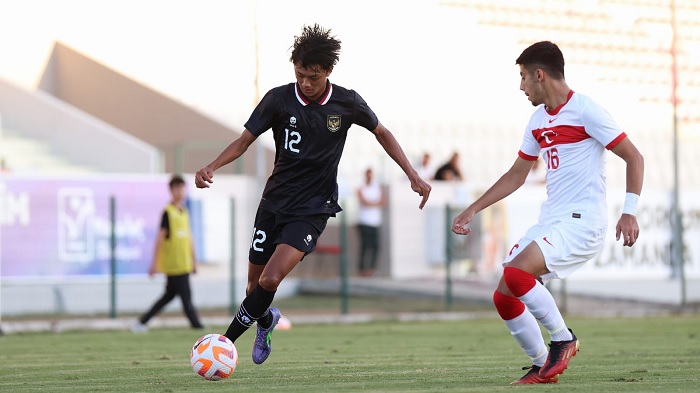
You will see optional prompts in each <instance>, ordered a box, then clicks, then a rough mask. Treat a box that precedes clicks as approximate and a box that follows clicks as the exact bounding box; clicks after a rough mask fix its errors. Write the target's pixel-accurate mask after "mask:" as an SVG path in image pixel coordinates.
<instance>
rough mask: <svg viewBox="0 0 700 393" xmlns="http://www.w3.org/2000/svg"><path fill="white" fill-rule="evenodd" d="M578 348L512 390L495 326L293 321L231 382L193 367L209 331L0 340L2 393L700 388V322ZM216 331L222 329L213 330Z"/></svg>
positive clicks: (507, 344)
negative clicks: (562, 369) (545, 375)
mask: <svg viewBox="0 0 700 393" xmlns="http://www.w3.org/2000/svg"><path fill="white" fill-rule="evenodd" d="M568 323H569V326H570V327H572V328H573V329H574V331H575V332H576V334H577V335H578V336H579V339H580V340H581V352H580V353H579V354H578V355H577V356H576V357H575V358H573V359H572V360H571V363H570V366H569V369H568V370H567V371H566V373H564V374H563V375H562V376H561V377H560V380H559V383H558V384H556V385H539V386H537V387H527V386H524V387H523V386H518V387H516V386H510V385H509V383H510V382H511V381H513V380H515V379H517V378H519V377H520V376H522V375H523V374H524V371H522V370H521V369H520V367H521V366H526V365H528V359H527V358H526V357H525V355H523V354H522V352H521V351H520V349H519V348H518V347H517V344H516V343H515V341H514V340H513V339H512V338H511V337H510V334H509V333H508V332H507V330H506V328H505V326H504V325H503V323H502V322H501V321H500V320H496V319H483V320H469V321H448V322H447V321H436V322H401V323H399V322H393V323H391V322H381V323H379V322H377V323H365V324H344V325H305V324H296V325H295V326H294V327H293V328H292V330H289V331H277V332H275V335H274V341H273V348H274V351H273V353H272V355H271V356H270V358H269V359H268V361H267V362H266V363H265V364H263V365H259V366H258V365H255V364H253V362H252V361H251V359H250V349H251V345H252V339H253V331H252V330H249V331H248V332H247V333H246V334H245V335H244V336H243V337H241V339H239V340H238V343H237V347H238V350H239V355H240V359H239V363H238V368H237V369H236V372H235V374H234V375H233V376H232V377H231V378H229V379H227V380H222V381H216V382H212V381H206V380H204V379H202V378H200V377H199V376H197V375H195V374H194V372H193V371H192V369H191V368H190V365H189V350H190V347H191V345H192V344H193V343H194V341H195V340H196V339H197V338H198V337H199V336H201V335H202V334H203V333H204V332H199V331H192V330H185V329H167V330H151V331H150V332H148V333H146V334H132V333H130V332H126V331H117V332H114V331H111V332H105V331H83V332H64V333H60V334H50V333H43V334H36V333H32V334H12V335H7V336H3V337H0V391H2V392H40V391H41V392H494V391H513V390H522V389H526V390H527V389H531V390H532V389H536V390H537V391H566V392H570V391H577V392H613V391H614V392H691V391H698V389H700V375H699V374H700V316H692V317H668V318H645V319H569V320H568ZM208 330H209V331H212V332H217V331H221V330H222V328H221V327H213V328H210V329H208Z"/></svg>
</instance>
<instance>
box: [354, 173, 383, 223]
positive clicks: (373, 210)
mask: <svg viewBox="0 0 700 393" xmlns="http://www.w3.org/2000/svg"><path fill="white" fill-rule="evenodd" d="M360 194H362V198H364V200H366V201H367V202H370V203H379V202H381V200H382V186H380V185H379V183H376V182H371V183H370V184H364V185H362V187H360ZM357 222H358V224H362V225H368V226H371V227H378V226H380V225H382V208H381V207H379V206H364V205H363V204H362V203H360V211H359V214H358V217H357Z"/></svg>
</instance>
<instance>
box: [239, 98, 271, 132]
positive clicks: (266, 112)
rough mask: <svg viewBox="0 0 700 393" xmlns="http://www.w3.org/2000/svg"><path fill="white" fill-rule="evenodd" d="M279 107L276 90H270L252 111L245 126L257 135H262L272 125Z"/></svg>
mask: <svg viewBox="0 0 700 393" xmlns="http://www.w3.org/2000/svg"><path fill="white" fill-rule="evenodd" d="M277 107H278V105H277V97H276V96H275V93H274V90H270V91H268V92H267V94H265V96H264V97H263V99H262V100H260V102H259V103H258V106H256V107H255V109H254V110H253V113H251V115H250V118H248V121H247V122H246V123H245V128H246V129H247V130H248V131H250V132H251V133H252V134H253V135H255V136H260V135H262V134H263V133H264V132H265V131H267V130H269V129H270V127H272V124H273V122H274V119H275V116H276V113H277V112H276V108H277Z"/></svg>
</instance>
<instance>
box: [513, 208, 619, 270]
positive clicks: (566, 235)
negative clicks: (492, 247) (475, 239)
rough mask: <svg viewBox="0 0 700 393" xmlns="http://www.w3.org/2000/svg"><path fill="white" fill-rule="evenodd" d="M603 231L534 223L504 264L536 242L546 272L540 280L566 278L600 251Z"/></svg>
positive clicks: (566, 223) (603, 238)
mask: <svg viewBox="0 0 700 393" xmlns="http://www.w3.org/2000/svg"><path fill="white" fill-rule="evenodd" d="M605 233H606V228H597V229H592V228H586V227H583V226H581V225H576V224H573V223H570V222H562V221H560V222H557V223H554V224H550V225H540V224H537V225H535V226H533V227H531V228H530V229H528V230H527V232H526V233H525V236H523V237H522V238H521V239H520V240H518V243H516V244H515V245H514V246H513V248H511V250H510V253H509V254H508V256H507V257H506V259H505V261H503V266H506V265H508V263H510V261H512V260H513V258H515V257H516V256H517V255H518V254H520V252H521V251H522V250H524V249H525V247H527V246H528V244H530V243H531V242H533V241H534V242H535V243H537V245H538V246H539V247H540V250H541V251H542V255H544V264H545V265H546V266H547V269H548V270H549V273H547V274H545V275H543V276H542V279H544V280H549V279H553V278H566V277H568V276H569V275H570V274H571V273H573V272H575V271H576V270H578V269H579V268H581V266H583V264H584V263H586V262H588V261H590V260H591V259H593V258H595V256H596V255H598V253H600V251H601V250H602V249H603V244H604V243H605Z"/></svg>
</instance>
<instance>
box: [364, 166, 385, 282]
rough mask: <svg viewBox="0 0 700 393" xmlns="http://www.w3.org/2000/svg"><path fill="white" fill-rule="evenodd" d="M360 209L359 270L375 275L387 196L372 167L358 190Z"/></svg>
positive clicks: (367, 275) (365, 274)
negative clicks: (375, 177) (383, 210)
mask: <svg viewBox="0 0 700 393" xmlns="http://www.w3.org/2000/svg"><path fill="white" fill-rule="evenodd" d="M357 198H358V200H359V201H360V209H359V213H358V217H357V228H358V231H359V234H360V253H359V265H358V271H359V273H360V276H363V277H369V276H373V275H374V273H375V272H376V270H377V257H378V256H379V230H380V227H381V225H382V208H383V207H384V205H386V196H385V195H384V191H383V190H382V186H381V185H380V184H379V183H377V182H376V181H374V172H373V171H372V169H371V168H368V169H367V170H366V171H365V182H364V184H362V186H361V187H360V188H358V190H357Z"/></svg>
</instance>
